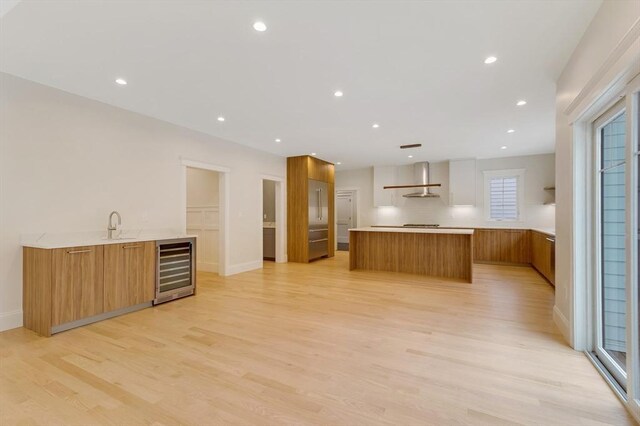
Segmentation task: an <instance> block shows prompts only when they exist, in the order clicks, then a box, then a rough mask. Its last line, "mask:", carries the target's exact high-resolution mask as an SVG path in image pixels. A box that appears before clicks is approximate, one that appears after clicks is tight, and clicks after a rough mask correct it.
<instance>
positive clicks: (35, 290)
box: [22, 247, 52, 337]
mask: <svg viewBox="0 0 640 426" xmlns="http://www.w3.org/2000/svg"><path fill="white" fill-rule="evenodd" d="M51 253H52V250H46V249H38V248H31V247H23V249H22V321H23V325H24V327H25V328H27V329H29V330H33V331H35V332H36V333H38V334H40V335H42V336H47V337H48V336H50V335H51V258H52V256H51Z"/></svg>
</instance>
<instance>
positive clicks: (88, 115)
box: [0, 74, 286, 329]
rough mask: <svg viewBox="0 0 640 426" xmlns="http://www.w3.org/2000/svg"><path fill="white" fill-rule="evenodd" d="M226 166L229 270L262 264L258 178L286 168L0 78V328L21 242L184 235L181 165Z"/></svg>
mask: <svg viewBox="0 0 640 426" xmlns="http://www.w3.org/2000/svg"><path fill="white" fill-rule="evenodd" d="M182 158H185V159H190V160H196V161H201V162H206V163H212V164H216V165H221V166H225V167H228V168H229V169H230V170H231V172H230V173H229V185H230V206H229V212H230V213H229V214H230V217H229V232H230V235H229V250H230V252H229V253H228V259H229V264H230V268H229V269H230V270H231V271H240V270H243V269H250V268H257V267H260V265H261V264H262V250H261V247H259V246H258V245H256V244H255V242H256V241H260V240H261V238H262V237H261V233H262V214H261V213H262V205H261V204H260V203H261V202H260V200H261V197H260V180H261V175H264V174H267V175H274V176H282V177H284V176H285V174H286V160H285V159H284V158H281V157H277V156H275V155H271V154H267V153H263V152H260V151H256V150H253V149H250V148H247V147H243V146H241V145H237V144H234V143H230V142H227V141H224V140H221V139H218V138H215V137H211V136H208V135H205V134H202V133H198V132H195V131H191V130H188V129H185V128H181V127H178V126H175V125H172V124H169V123H166V122H162V121H159V120H155V119H151V118H149V117H145V116H142V115H139V114H135V113H131V112H128V111H125V110H122V109H119V108H115V107H111V106H108V105H105V104H102V103H99V102H96V101H92V100H89V99H86V98H82V97H79V96H76V95H71V94H68V93H65V92H62V91H59V90H56V89H52V88H49V87H45V86H42V85H38V84H35V83H32V82H29V81H26V80H22V79H19V78H16V77H13V76H10V75H7V74H0V329H6V328H10V327H15V326H19V325H20V324H21V322H22V314H21V306H22V254H21V248H20V245H19V241H20V235H21V234H30V233H36V232H72V231H85V230H86V231H94V230H104V229H105V228H106V224H107V215H108V213H109V212H110V211H111V210H114V209H115V210H119V211H120V213H121V214H122V219H123V226H124V227H125V228H145V229H179V230H184V228H185V223H184V211H182V209H184V204H185V198H186V193H185V188H184V185H185V182H184V169H183V166H182V165H181V159H182Z"/></svg>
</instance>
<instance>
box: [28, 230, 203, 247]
mask: <svg viewBox="0 0 640 426" xmlns="http://www.w3.org/2000/svg"><path fill="white" fill-rule="evenodd" d="M116 234H117V233H116ZM196 237H197V235H189V234H185V233H183V232H180V231H173V230H166V229H165V230H141V229H136V230H122V233H121V234H120V235H119V237H118V238H114V239H111V240H108V239H107V233H106V232H104V231H103V232H101V231H96V232H70V233H49V232H46V233H41V234H27V235H22V236H21V238H20V245H21V246H23V247H32V248H41V249H57V248H69V247H82V246H101V245H106V244H128V243H136V242H143V241H160V240H173V239H178V238H196Z"/></svg>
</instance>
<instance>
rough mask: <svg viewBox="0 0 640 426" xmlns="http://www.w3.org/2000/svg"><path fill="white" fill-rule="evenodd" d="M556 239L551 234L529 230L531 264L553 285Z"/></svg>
mask: <svg viewBox="0 0 640 426" xmlns="http://www.w3.org/2000/svg"><path fill="white" fill-rule="evenodd" d="M555 246H556V241H555V237H554V236H553V235H550V234H547V233H544V232H540V231H535V230H532V231H531V265H532V266H533V267H534V268H535V269H536V270H537V271H538V272H540V274H542V276H543V277H545V278H546V279H547V280H548V281H549V282H550V283H551V284H553V285H555V257H556V253H555V251H556V249H555Z"/></svg>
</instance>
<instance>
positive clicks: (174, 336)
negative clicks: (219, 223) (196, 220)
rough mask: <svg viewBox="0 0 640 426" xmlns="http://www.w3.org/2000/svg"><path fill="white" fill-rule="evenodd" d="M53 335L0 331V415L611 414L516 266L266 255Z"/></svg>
mask: <svg viewBox="0 0 640 426" xmlns="http://www.w3.org/2000/svg"><path fill="white" fill-rule="evenodd" d="M199 278H200V280H199V290H198V295H197V296H195V297H190V298H187V299H182V300H179V301H175V302H171V303H167V304H164V305H161V306H158V307H156V308H153V309H146V310H143V311H140V312H136V313H133V314H129V315H126V316H122V317H119V318H114V319H110V320H106V321H103V322H100V323H97V324H93V325H90V326H86V327H83V328H79V329H75V330H71V331H67V332H64V333H61V334H58V335H56V336H54V337H51V338H42V337H38V336H37V335H36V334H35V333H32V332H30V331H28V330H25V329H16V330H11V331H7V332H4V333H1V334H0V424H1V425H3V426H4V425H11V424H43V425H53V424H65V425H73V424H77V425H88V424H126V425H133V424H155V425H159V424H192V425H205V424H243V425H246V424H272V425H276V424H278V425H280V424H290V423H296V424H323V425H364V424H389V425H410V424H420V425H429V424H433V425H459V424H472V425H476V424H490V425H502V424H527V425H533V424H536V425H604V424H609V425H625V424H632V421H631V419H630V417H629V416H628V415H627V414H626V412H625V410H624V408H623V407H622V405H621V404H620V403H619V401H618V400H617V399H616V398H615V396H614V395H613V393H612V392H611V391H610V390H609V388H608V387H607V385H606V384H605V383H604V381H603V380H602V379H601V378H600V376H599V375H598V373H597V372H596V370H595V369H594V368H593V367H592V366H591V365H590V363H589V362H588V361H587V359H586V358H585V356H584V355H583V354H581V353H578V352H574V351H573V350H571V349H570V348H569V347H567V346H566V344H565V343H564V342H563V341H562V339H561V337H560V335H559V334H558V331H557V330H556V328H555V326H554V324H553V322H552V319H551V312H552V306H553V290H552V288H551V287H550V286H549V285H548V284H547V283H546V282H545V281H544V279H543V278H541V277H540V276H539V275H538V274H537V273H536V272H535V271H533V270H532V269H530V268H526V267H513V266H492V265H476V266H475V270H474V279H475V283H474V284H465V283H457V282H450V281H445V280H436V279H433V278H428V277H422V276H415V275H403V274H393V273H384V272H368V271H352V272H349V271H348V255H347V253H344V252H339V253H337V255H336V257H335V258H332V259H326V260H321V261H318V262H315V263H312V264H310V265H305V264H294V263H291V264H278V265H276V264H273V263H267V264H266V265H265V268H264V269H263V270H260V271H254V272H249V273H244V274H240V275H236V276H233V277H229V278H219V277H217V276H215V275H213V274H201V275H200V276H199Z"/></svg>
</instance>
